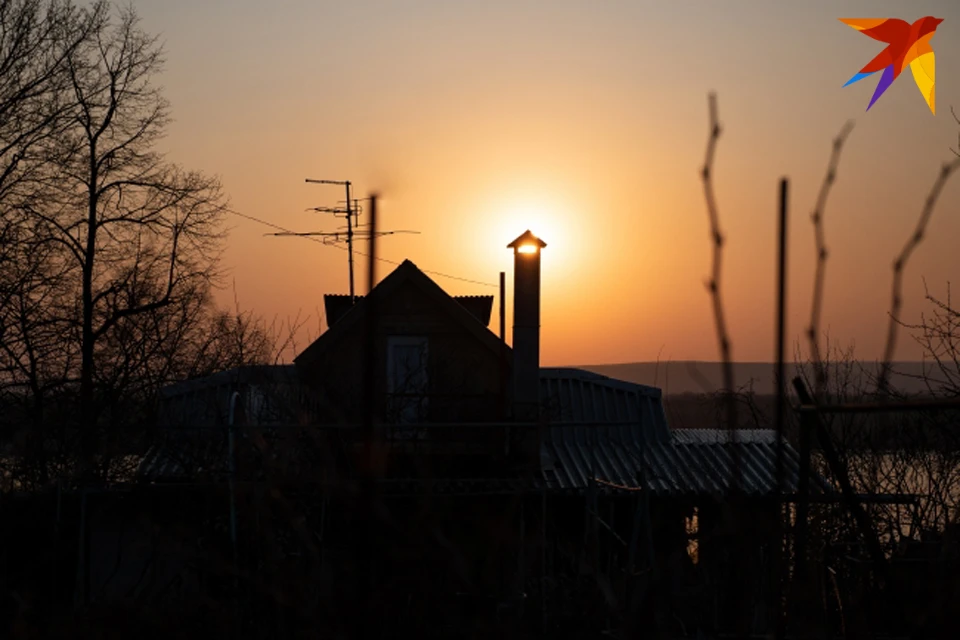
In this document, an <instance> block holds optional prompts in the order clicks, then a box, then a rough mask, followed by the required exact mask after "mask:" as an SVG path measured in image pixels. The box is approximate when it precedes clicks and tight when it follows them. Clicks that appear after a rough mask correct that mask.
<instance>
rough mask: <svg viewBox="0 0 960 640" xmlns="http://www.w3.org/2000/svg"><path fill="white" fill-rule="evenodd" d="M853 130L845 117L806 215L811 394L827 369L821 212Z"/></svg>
mask: <svg viewBox="0 0 960 640" xmlns="http://www.w3.org/2000/svg"><path fill="white" fill-rule="evenodd" d="M851 131H853V121H848V122H847V123H846V124H845V125H844V126H843V129H841V130H840V134H839V135H838V136H837V137H836V138H834V139H833V151H832V153H831V154H830V163H829V164H828V165H827V175H826V176H824V178H823V183H821V185H820V194H819V195H818V196H817V204H816V206H815V207H814V209H813V213H812V214H811V215H810V219H811V220H812V221H813V230H814V237H815V242H816V248H817V270H816V275H815V276H814V280H813V304H812V305H811V310H810V326H809V327H808V329H807V338H808V339H809V340H810V354H811V356H812V358H813V366H814V370H815V372H816V387H815V390H814V397H815V398H820V397H821V396H822V395H823V391H824V389H825V387H826V383H827V372H826V370H825V369H824V365H823V361H822V358H821V356H820V338H819V333H820V312H821V310H822V308H823V280H824V276H825V275H826V266H827V246H826V240H825V238H824V231H823V212H824V210H825V209H826V205H827V195H828V194H829V193H830V188H831V187H832V186H833V183H834V182H835V181H836V179H837V168H838V166H839V164H840V152H841V151H842V150H843V144H844V142H846V140H847V136H849V135H850V132H851Z"/></svg>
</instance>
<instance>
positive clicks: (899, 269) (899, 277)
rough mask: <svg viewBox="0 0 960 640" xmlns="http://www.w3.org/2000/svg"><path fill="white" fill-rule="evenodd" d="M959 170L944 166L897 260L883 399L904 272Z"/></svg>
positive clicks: (879, 388) (882, 373) (954, 163)
mask: <svg viewBox="0 0 960 640" xmlns="http://www.w3.org/2000/svg"><path fill="white" fill-rule="evenodd" d="M958 168H960V157H958V158H957V159H956V160H954V161H952V162H948V163H944V165H943V167H941V169H940V175H938V176H937V180H936V182H934V183H933V188H932V189H931V190H930V193H929V195H928V196H927V200H926V202H925V203H924V205H923V210H922V211H921V212H920V219H919V220H918V221H917V227H916V229H915V230H914V232H913V235H911V236H910V238H909V239H908V240H907V243H906V244H905V245H904V247H903V250H902V251H901V252H900V255H899V256H897V259H896V260H895V261H894V263H893V295H892V300H891V302H890V325H889V327H888V329H887V345H886V347H885V348H884V351H883V364H882V366H881V368H880V377H879V379H878V380H877V392H878V393H879V394H880V396H881V397H884V396H886V394H887V391H888V386H889V377H890V366H891V361H892V360H893V352H894V348H895V347H896V344H897V327H898V326H899V320H898V318H899V316H900V308H901V306H902V303H903V298H902V292H901V289H902V281H903V269H904V267H905V266H906V264H907V260H908V259H909V258H910V255H911V254H912V253H913V251H914V250H915V249H916V248H917V247H918V246H919V245H920V243H921V242H922V241H923V234H924V233H925V232H926V230H927V224H928V223H929V222H930V217H931V216H932V215H933V209H934V207H935V206H936V204H937V200H938V199H939V198H940V192H941V191H943V187H944V186H945V185H946V184H947V180H948V179H949V178H950V176H951V175H952V174H953V172H954V171H956V170H957V169H958Z"/></svg>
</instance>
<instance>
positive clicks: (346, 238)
mask: <svg viewBox="0 0 960 640" xmlns="http://www.w3.org/2000/svg"><path fill="white" fill-rule="evenodd" d="M306 181H307V182H309V183H312V184H333V185H338V186H342V187H344V188H345V189H346V196H347V199H346V200H344V201H341V202H338V203H337V205H343V206H336V207H311V208H310V209H307V211H316V212H317V213H332V214H333V215H334V217H338V218H339V217H342V218H346V220H347V226H346V227H340V228H339V229H338V230H337V231H305V232H300V233H298V232H294V231H289V232H287V231H285V232H281V233H271V234H268V235H272V236H302V237H306V236H319V237H321V238H323V240H322V242H323V244H327V245H339V244H343V243H346V245H347V263H348V264H349V267H350V304H353V303H354V302H355V301H356V295H355V294H354V291H355V290H354V286H353V241H354V240H355V239H363V240H370V241H372V239H373V238H375V237H379V236H389V235H393V234H397V233H420V232H419V231H405V230H403V231H376V232H375V231H373V230H372V229H369V228H367V226H368V225H366V224H360V213H361V212H362V211H363V208H362V207H361V206H360V200H355V199H352V198H351V197H350V187H351V182H350V181H349V180H313V179H311V178H307V179H306ZM364 200H369V198H364Z"/></svg>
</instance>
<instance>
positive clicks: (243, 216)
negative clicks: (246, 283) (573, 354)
mask: <svg viewBox="0 0 960 640" xmlns="http://www.w3.org/2000/svg"><path fill="white" fill-rule="evenodd" d="M226 211H227V213H232V214H233V215H235V216H240V217H241V218H246V219H247V220H252V221H253V222H257V223H259V224H262V225H265V226H267V227H270V228H272V229H276V230H277V231H282V232H284V233H290V234H293V235H297V236H298V237H301V238H306V239H307V240H311V241H313V242H316V243H317V244H319V245H322V246H324V247H335V248H337V249H340V250H341V251H347V248H346V247H342V246H340V245H337V244H328V243H325V242H324V241H323V240H319V239H317V238H315V237H313V236H304V235H299V234H297V233H296V232H295V231H291V230H290V229H286V228H284V227H281V226H280V225H278V224H274V223H272V222H267V221H266V220H261V219H260V218H257V217H255V216H251V215H249V214H246V213H240V212H239V211H235V210H233V209H226ZM353 252H354V253H355V254H357V255H359V256H364V257H367V258H369V257H370V256H369V254H366V253H363V252H362V251H357V250H356V249H354V251H353ZM377 260H378V261H380V262H385V263H387V264H392V265H394V266H400V264H401V263H400V262H396V261H394V260H387V259H386V258H380V257H378V258H377ZM421 271H423V272H424V273H429V274H430V275H434V276H440V277H441V278H449V279H451V280H459V281H460V282H469V283H470V284H478V285H480V286H483V287H493V288H495V289H498V288H500V285H497V284H491V283H489V282H481V281H479V280H471V279H469V278H461V277H460V276H452V275H450V274H448V273H441V272H439V271H430V270H429V269H421Z"/></svg>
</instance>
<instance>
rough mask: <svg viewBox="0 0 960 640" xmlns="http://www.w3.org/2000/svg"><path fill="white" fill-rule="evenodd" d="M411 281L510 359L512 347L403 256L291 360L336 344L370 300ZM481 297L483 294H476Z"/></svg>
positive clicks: (304, 358) (360, 318) (302, 361)
mask: <svg viewBox="0 0 960 640" xmlns="http://www.w3.org/2000/svg"><path fill="white" fill-rule="evenodd" d="M408 283H409V284H412V285H413V286H415V287H416V288H417V289H419V290H420V291H421V292H423V293H424V294H426V296H427V297H428V298H430V299H431V300H432V301H433V302H435V303H436V305H437V308H438V309H440V310H442V311H444V312H445V313H447V314H448V315H449V316H450V317H451V318H453V319H454V320H455V321H456V322H457V323H458V324H459V325H460V326H462V327H463V328H464V330H465V331H467V332H468V333H470V334H471V335H473V336H474V337H475V338H477V339H478V340H479V341H480V342H482V343H483V344H484V345H485V346H486V347H487V348H488V349H490V350H491V351H493V352H494V353H497V354H499V353H500V349H501V346H503V348H504V349H505V350H506V354H507V356H508V358H509V361H510V362H512V361H513V360H512V358H511V357H510V354H511V349H510V347H509V346H506V345H502V342H501V340H500V338H498V337H497V336H496V335H495V334H494V333H493V332H492V331H490V330H489V329H488V328H487V327H486V325H484V324H482V323H481V321H480V320H478V319H477V317H476V316H475V315H474V314H472V313H471V312H470V311H468V310H467V306H466V305H464V304H463V303H462V302H461V303H459V304H458V301H457V300H456V299H455V298H453V297H452V296H451V295H450V294H448V293H447V292H446V291H444V290H443V289H442V288H441V287H440V285H438V284H437V283H436V282H434V281H433V280H431V279H430V277H429V276H427V274H425V273H424V272H423V271H421V270H420V269H418V268H417V265H415V264H414V263H413V262H411V261H410V260H404V261H403V262H402V263H401V264H400V266H399V267H397V268H396V269H394V270H393V271H392V272H391V273H390V274H389V275H388V276H387V277H386V278H384V279H383V280H381V281H380V283H379V284H377V286H375V287H374V288H373V291H371V292H370V294H369V295H367V296H364V297H357V301H356V304H354V305H353V306H351V307H350V308H349V309H348V310H347V311H346V312H345V313H343V315H342V316H340V317H339V318H338V319H337V321H336V322H335V323H333V324H332V325H331V326H330V327H329V328H328V329H327V330H326V331H325V332H324V333H323V334H322V335H321V336H320V337H319V338H317V339H316V340H314V341H313V343H312V344H311V345H309V346H308V347H307V348H306V349H304V350H303V351H302V352H301V353H300V355H298V356H297V357H296V358H294V360H293V361H294V363H296V364H298V365H303V364H307V363H309V362H311V361H313V360H315V359H316V358H317V357H319V356H320V354H321V353H323V352H324V351H326V350H327V349H328V348H329V347H330V346H331V345H333V344H335V343H336V342H337V340H339V339H340V338H341V337H342V336H344V335H346V334H347V333H348V332H349V331H350V330H351V329H352V328H354V327H356V326H359V325H360V324H361V323H362V321H363V318H364V317H365V316H366V313H367V311H368V310H369V308H370V300H371V299H372V300H373V301H374V303H379V302H381V301H383V300H387V299H389V297H390V296H391V295H393V294H394V293H395V292H396V291H397V290H398V289H399V288H400V287H401V286H402V285H404V284H408ZM477 297H484V296H477ZM489 298H490V307H491V308H492V306H493V298H492V296H489Z"/></svg>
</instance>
